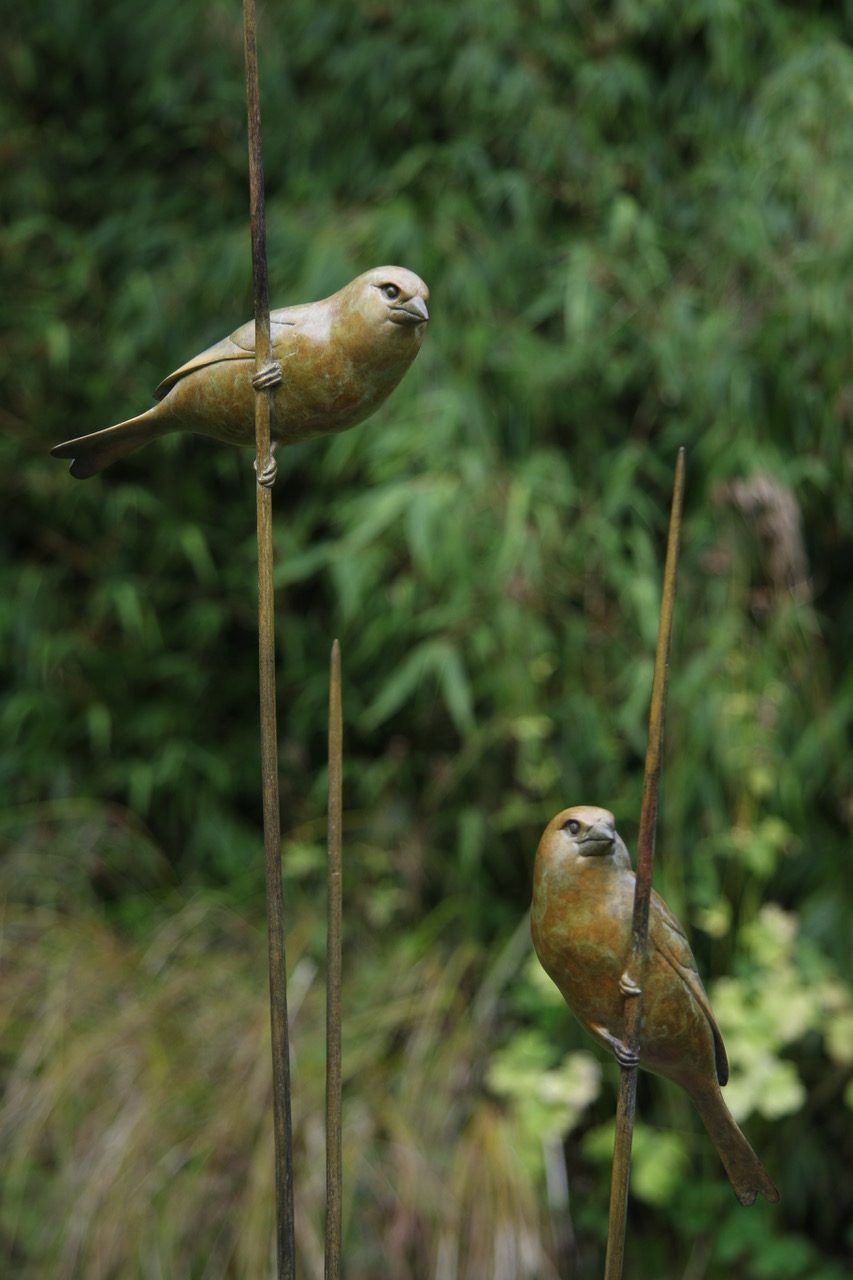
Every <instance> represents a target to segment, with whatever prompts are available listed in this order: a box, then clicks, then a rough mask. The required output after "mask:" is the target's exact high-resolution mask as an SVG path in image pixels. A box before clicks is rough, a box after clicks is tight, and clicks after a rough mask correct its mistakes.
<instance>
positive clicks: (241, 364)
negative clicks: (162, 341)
mask: <svg viewBox="0 0 853 1280" xmlns="http://www.w3.org/2000/svg"><path fill="white" fill-rule="evenodd" d="M428 297H429V290H428V289H427V287H426V285H425V284H424V282H423V280H421V279H420V277H419V276H416V275H415V274H414V272H412V271H407V270H406V269H405V268H404V267H374V268H373V270H372V271H366V272H365V273H364V275H360V276H357V277H356V278H355V280H351V281H350V283H349V284H348V285H345V286H344V288H343V289H340V290H339V291H338V292H337V293H334V294H332V296H331V297H330V298H324V299H323V300H322V301H320V302H311V303H306V304H303V305H301V306H295V307H286V308H284V309H282V310H280V311H273V312H272V313H271V316H270V321H271V331H272V335H271V336H272V359H273V360H274V361H275V362H276V364H278V366H279V368H280V369H281V374H282V377H281V381H280V382H279V383H278V385H277V386H276V387H275V390H274V391H273V394H272V402H273V403H272V409H273V425H272V439H273V442H274V443H276V444H278V443H281V444H293V443H295V442H296V441H298V440H308V439H310V438H311V437H312V436H318V435H325V434H326V433H327V432H333V431H343V430H345V428H347V427H353V426H355V425H356V423H359V422H362V421H363V420H364V419H365V418H367V417H368V416H369V415H370V414H371V413H373V411H374V410H375V409H378V408H379V406H380V405H381V404H382V402H383V400H384V399H385V398H386V396H388V395H389V394H390V393H391V392H392V391H393V390H394V388H395V387H396V385H397V383H398V382H399V381H400V379H401V378H402V376H403V374H404V373H405V372H406V370H407V369H408V367H409V365H410V364H411V363H412V361H413V360H414V358H415V356H416V355H417V353H418V350H419V349H420V345H421V342H422V341H423V336H424V333H425V331H426V324H427V321H428V319H429V312H428V310H427V299H428ZM254 373H255V325H254V321H251V322H250V323H248V324H245V325H243V327H242V328H241V329H237V330H236V332H235V333H232V334H231V336H230V337H228V338H224V339H223V340H222V341H221V342H218V343H217V344H216V345H215V346H213V347H209V348H208V349H207V351H202V352H201V354H200V355H197V356H196V357H195V358H194V359H192V360H189V361H188V362H187V363H186V364H184V365H181V367H180V369H177V370H176V371H175V372H174V373H172V374H170V375H169V377H168V378H166V379H165V380H164V381H163V382H161V383H160V385H159V387H158V388H157V390H156V391H155V393H154V395H155V397H156V399H157V400H158V401H159V403H158V404H156V405H155V406H154V407H153V408H151V409H149V410H148V411H147V412H146V413H141V414H140V415H139V416H138V417H136V418H129V419H128V420H127V421H126V422H120V423H118V424H117V425H116V426H114V427H106V428H105V429H104V430H103V431H95V432H93V433H92V434H91V435H87V436H80V437H78V438H77V439H76V440H67V441H65V443H64V444H58V445H57V446H56V447H55V448H54V449H52V450H51V453H52V454H53V455H54V457H57V458H71V459H73V461H72V463H71V474H72V475H73V476H77V477H78V478H79V479H83V478H84V477H86V476H91V475H94V474H95V473H96V472H97V471H101V470H103V468H104V467H107V466H109V465H110V463H112V462H115V461H116V460H117V459H118V458H123V457H124V456H125V454H128V453H132V452H133V450H134V449H138V448H139V447H140V446H141V445H144V444H147V443H148V441H149V440H154V439H156V438H157V437H158V436H162V435H166V434H168V433H169V432H170V431H192V432H195V433H197V434H199V435H204V436H212V437H213V439H215V440H223V441H225V442H226V443H227V444H245V445H249V444H254V441H255V391H254V387H253V385H252V377H253V375H254Z"/></svg>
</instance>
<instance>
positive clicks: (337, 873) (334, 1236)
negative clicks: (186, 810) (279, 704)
mask: <svg viewBox="0 0 853 1280" xmlns="http://www.w3.org/2000/svg"><path fill="white" fill-rule="evenodd" d="M342 775H343V716H342V712H341V647H340V645H339V644H338V642H337V640H335V641H334V643H333V644H332V656H331V661H330V664H329V817H328V861H327V884H328V898H327V913H328V914H327V929H326V947H327V956H326V1270H325V1280H340V1275H341V1221H342V1203H343V1186H342V1184H343V1179H342V1164H341V1123H342V1121H341V1110H342V1098H341V1026H342V1020H343V1012H342V1003H341V968H342V966H341V935H342V919H343V888H342V871H343V868H342V852H341V850H342V843H343V833H342V822H343V816H342V815H343V783H342Z"/></svg>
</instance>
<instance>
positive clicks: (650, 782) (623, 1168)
mask: <svg viewBox="0 0 853 1280" xmlns="http://www.w3.org/2000/svg"><path fill="white" fill-rule="evenodd" d="M683 499H684V449H683V448H682V449H679V451H678V457H677V459H676V463H675V481H674V483H673V490H672V508H671V510H670V516H669V535H668V537H667V546H666V563H665V566H664V573H663V593H662V597H661V610H660V622H659V624H658V639H657V650H656V652H655V670H654V677H653V680H652V698H651V706H650V708H649V738H648V745H647V748H646V768H645V775H644V778H643V803H642V808H641V810H640V833H639V837H638V840H637V882H636V887H635V889H634V915H633V920H632V925H631V951H630V955H629V958H628V963H627V965H626V970H625V973H626V977H628V978H629V979H630V981H631V982H632V983H633V984H635V985H636V986H637V987H639V988H640V991H641V992H642V987H643V981H644V979H645V970H646V955H647V943H648V934H649V903H650V901H651V895H652V862H653V860H654V855H655V835H656V832H657V815H658V798H659V794H660V779H661V770H662V766H663V726H664V715H665V711H666V694H667V684H668V677H669V653H670V645H671V641H672V615H673V606H674V603H675V578H676V572H677V569H678V552H679V547H680V543H681V509H682V505H683ZM642 1015H643V997H642V994H640V995H632V996H626V997H625V1021H624V1031H623V1036H622V1039H623V1041H624V1043H625V1044H626V1045H627V1047H628V1048H629V1049H632V1050H634V1052H639V1045H640V1033H641V1030H642ZM636 1108H637V1068H636V1067H622V1068H620V1075H619V1098H618V1102H617V1106H616V1135H615V1140H614V1147H613V1172H612V1178H611V1184H610V1216H609V1219H608V1224H607V1255H606V1258H605V1263H604V1280H621V1276H622V1266H623V1263H624V1258H625V1224H626V1220H627V1214H628V1183H629V1180H630V1176H631V1143H632V1140H633V1136H634V1116H635V1114H636Z"/></svg>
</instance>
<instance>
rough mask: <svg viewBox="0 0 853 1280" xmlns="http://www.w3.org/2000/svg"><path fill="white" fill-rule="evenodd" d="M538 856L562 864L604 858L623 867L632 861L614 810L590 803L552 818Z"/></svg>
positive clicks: (566, 810)
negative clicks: (618, 830) (598, 807)
mask: <svg viewBox="0 0 853 1280" xmlns="http://www.w3.org/2000/svg"><path fill="white" fill-rule="evenodd" d="M537 857H539V858H545V859H547V860H548V861H549V862H552V861H553V862H557V863H561V864H568V863H576V862H578V861H580V860H581V859H584V860H585V859H601V860H606V861H607V862H608V863H609V864H612V865H616V866H620V867H623V866H624V867H629V866H630V865H631V859H630V858H629V856H628V850H627V849H626V848H625V844H624V842H623V840H622V838H621V836H620V835H619V834H618V832H617V830H616V825H615V819H614V817H613V814H612V813H611V812H610V810H609V809H597V808H596V807H595V806H594V805H588V804H578V805H574V806H573V807H572V808H571V809H563V810H562V811H561V812H560V813H558V814H557V815H556V817H554V818H552V819H551V821H550V822H549V823H548V825H547V827H546V828H545V830H544V832H543V833H542V839H541V840H540V842H539V853H538V855H537Z"/></svg>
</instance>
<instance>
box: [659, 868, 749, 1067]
mask: <svg viewBox="0 0 853 1280" xmlns="http://www.w3.org/2000/svg"><path fill="white" fill-rule="evenodd" d="M650 926H651V928H650V931H649V932H650V937H651V941H652V945H653V946H654V948H655V950H656V951H658V952H659V954H660V955H661V957H662V958H663V959H664V960H665V961H666V962H667V964H669V965H671V966H672V968H673V969H675V971H676V973H677V974H678V976H679V977H680V978H681V979H682V981H683V982H684V983H685V984H686V986H687V988H688V990H689V991H690V994H691V995H692V996H693V998H694V1000H695V1001H696V1003H697V1004H698V1005H699V1008H700V1009H701V1010H702V1012H703V1013H704V1015H705V1017H706V1018H707V1019H708V1023H709V1025H710V1027H711V1033H712V1035H713V1037H714V1060H715V1062H716V1065H717V1079H718V1080H719V1082H720V1084H725V1083H726V1081H727V1080H728V1078H729V1060H728V1058H727V1057H726V1049H725V1045H724V1044H723V1037H722V1035H721V1034H720V1028H719V1027H718V1026H717V1019H716V1018H715V1017H714V1013H713V1010H712V1009H711V1005H710V1004H709V1002H708V997H707V995H706V994H705V988H704V987H703V986H702V979H701V978H700V977H699V971H698V969H697V968H696V961H695V960H694V959H693V952H692V951H691V950H690V943H689V942H688V941H687V935H686V934H685V932H684V930H683V929H682V927H681V925H680V924H679V923H678V921H677V920H676V918H675V916H674V915H673V914H672V912H671V911H670V909H669V907H668V906H667V905H666V903H665V902H664V900H663V898H661V897H660V895H659V894H657V893H655V891H654V889H653V890H652V910H651V913H650Z"/></svg>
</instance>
